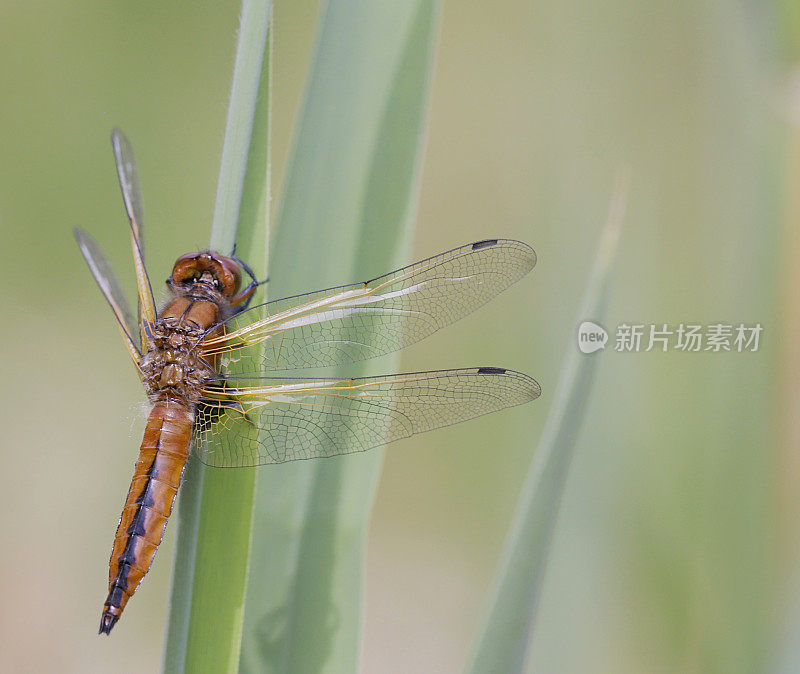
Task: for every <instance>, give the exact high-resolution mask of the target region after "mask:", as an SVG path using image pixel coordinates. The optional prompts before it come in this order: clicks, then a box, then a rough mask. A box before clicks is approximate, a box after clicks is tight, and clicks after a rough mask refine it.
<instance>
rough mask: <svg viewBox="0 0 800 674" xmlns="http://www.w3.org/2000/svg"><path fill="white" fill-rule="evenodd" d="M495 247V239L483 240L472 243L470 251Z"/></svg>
mask: <svg viewBox="0 0 800 674" xmlns="http://www.w3.org/2000/svg"><path fill="white" fill-rule="evenodd" d="M495 245H497V239H484V240H483V241H476V242H475V243H473V244H472V250H480V249H481V248H489V247H490V246H495Z"/></svg>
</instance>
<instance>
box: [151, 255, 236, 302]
mask: <svg viewBox="0 0 800 674" xmlns="http://www.w3.org/2000/svg"><path fill="white" fill-rule="evenodd" d="M241 282H242V273H241V270H240V269H239V263H238V262H236V260H233V259H231V258H229V257H225V256H224V255H220V254H219V253H215V252H213V251H209V250H205V251H201V252H199V253H188V254H186V255H181V257H179V258H178V259H177V260H176V261H175V265H174V266H173V268H172V276H171V277H170V278H169V279H168V280H167V285H169V286H170V287H172V288H173V289H179V288H182V289H186V290H188V289H191V288H192V287H197V286H199V285H202V286H206V287H207V288H208V289H213V290H215V291H216V292H219V293H222V295H224V296H225V297H233V296H234V295H235V294H236V293H237V292H239V286H240V285H241Z"/></svg>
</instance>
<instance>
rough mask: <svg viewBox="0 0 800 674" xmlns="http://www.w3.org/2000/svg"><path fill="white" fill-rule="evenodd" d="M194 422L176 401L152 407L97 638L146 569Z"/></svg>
mask: <svg viewBox="0 0 800 674" xmlns="http://www.w3.org/2000/svg"><path fill="white" fill-rule="evenodd" d="M193 421H194V412H193V410H192V409H190V408H189V407H188V406H187V405H186V404H185V403H183V402H181V401H179V400H175V399H174V398H173V399H165V400H161V401H158V402H156V404H155V405H154V406H153V409H152V411H151V412H150V417H149V418H148V420H147V427H146V428H145V431H144V439H143V440H142V446H141V449H140V450H139V459H138V461H137V462H136V469H135V471H134V474H133V479H132V480H131V486H130V489H129V490H128V498H127V499H126V500H125V507H124V508H123V509H122V516H121V517H120V520H119V525H118V526H117V535H116V537H115V538H114V548H113V549H112V551H111V560H110V562H109V585H108V599H106V603H105V605H104V606H103V617H102V619H101V621H100V632H101V633H106V634H108V633H109V632H110V631H111V628H112V627H113V626H114V624H115V623H116V622H117V620H119V617H120V615H121V614H122V611H123V609H124V608H125V604H126V603H127V602H128V599H130V597H131V595H133V593H134V592H135V591H136V588H137V587H138V585H139V583H140V582H141V581H142V578H144V575H145V574H146V573H147V571H148V570H149V569H150V564H151V563H152V561H153V557H155V554H156V550H157V549H158V546H159V544H160V543H161V538H162V536H163V535H164V528H165V527H166V525H167V518H168V517H169V515H170V513H171V512H172V503H173V501H174V499H175V495H176V494H177V493H178V487H179V486H180V481H181V475H182V473H183V468H184V466H185V465H186V458H187V457H188V455H189V442H190V439H191V431H192V422H193Z"/></svg>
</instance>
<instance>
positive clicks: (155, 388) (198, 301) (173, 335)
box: [141, 293, 227, 405]
mask: <svg viewBox="0 0 800 674" xmlns="http://www.w3.org/2000/svg"><path fill="white" fill-rule="evenodd" d="M213 295H214V294H213V293H203V294H199V293H192V294H191V295H186V296H178V297H175V298H174V299H173V300H171V301H170V302H169V303H168V304H167V305H166V307H165V308H164V310H163V311H162V312H160V314H159V318H158V319H157V321H156V324H155V326H154V327H153V330H152V338H151V340H150V349H149V350H148V352H147V353H146V354H145V356H144V358H143V359H142V363H141V367H142V374H143V379H144V384H145V387H146V389H147V393H148V396H149V397H150V399H151V400H152V401H153V402H155V401H156V400H159V399H163V398H165V397H167V398H172V399H176V400H180V401H182V402H184V403H186V404H187V405H194V404H195V403H196V402H197V400H198V399H199V397H200V388H201V387H202V385H203V383H204V382H206V381H208V379H210V378H212V377H214V376H216V372H215V369H214V362H213V360H212V359H207V358H205V357H204V353H203V349H202V343H201V341H202V339H203V338H204V337H207V336H210V335H213V336H217V335H218V334H219V333H220V332H222V331H223V330H224V328H223V327H222V325H220V326H219V327H218V328H216V329H215V330H213V331H211V332H210V333H209V332H208V331H209V329H210V328H212V327H213V326H214V325H217V324H218V323H219V322H220V320H221V318H222V316H223V315H224V314H226V313H227V311H226V309H227V305H226V302H225V300H224V299H223V298H221V297H214V296H213Z"/></svg>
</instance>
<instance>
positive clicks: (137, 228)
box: [111, 129, 156, 345]
mask: <svg viewBox="0 0 800 674" xmlns="http://www.w3.org/2000/svg"><path fill="white" fill-rule="evenodd" d="M111 147H112V148H113V150H114V162H115V164H116V166H117V176H118V177H119V186H120V189H121V190H122V200H123V202H124V203H125V211H126V213H127V214H128V220H130V223H131V249H132V251H133V264H134V268H135V270H136V290H137V295H138V299H139V326H140V340H141V344H143V345H147V342H148V340H147V330H146V328H147V325H148V324H149V325H152V324H153V323H155V319H156V307H155V301H154V300H153V289H152V287H151V286H150V279H149V278H148V277H147V269H146V268H145V263H144V229H143V227H144V208H143V206H142V188H141V185H140V183H139V172H138V170H137V168H136V157H135V156H134V154H133V146H132V145H131V143H130V141H129V140H128V139H127V138H126V137H125V134H124V133H122V131H120V130H119V129H114V130H113V131H112V132H111Z"/></svg>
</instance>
